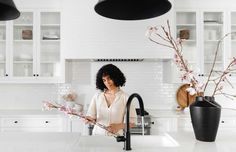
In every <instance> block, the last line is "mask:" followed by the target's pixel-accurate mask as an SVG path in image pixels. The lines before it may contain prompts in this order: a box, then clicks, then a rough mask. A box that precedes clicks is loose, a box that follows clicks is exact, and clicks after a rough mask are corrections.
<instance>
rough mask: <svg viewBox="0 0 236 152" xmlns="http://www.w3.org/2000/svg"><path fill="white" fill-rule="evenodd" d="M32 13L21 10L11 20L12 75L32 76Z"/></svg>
mask: <svg viewBox="0 0 236 152" xmlns="http://www.w3.org/2000/svg"><path fill="white" fill-rule="evenodd" d="M34 31H35V28H34V14H33V12H21V15H20V17H19V18H18V19H16V20H14V21H13V50H12V56H13V77H32V76H33V73H34V71H33V68H34V62H35V58H34V54H35V46H34V45H35V43H34V35H35V33H34Z"/></svg>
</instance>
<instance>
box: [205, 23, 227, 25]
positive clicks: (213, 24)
mask: <svg viewBox="0 0 236 152" xmlns="http://www.w3.org/2000/svg"><path fill="white" fill-rule="evenodd" d="M204 26H223V25H222V24H211V23H204Z"/></svg>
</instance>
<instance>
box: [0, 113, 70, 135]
mask: <svg viewBox="0 0 236 152" xmlns="http://www.w3.org/2000/svg"><path fill="white" fill-rule="evenodd" d="M0 120H1V123H0V130H1V131H2V132H18V131H23V132H64V131H67V130H68V125H67V120H66V118H63V117H56V116H55V117H47V116H43V117H33V116H29V117H22V116H13V117H2V118H0Z"/></svg>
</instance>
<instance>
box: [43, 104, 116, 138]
mask: <svg viewBox="0 0 236 152" xmlns="http://www.w3.org/2000/svg"><path fill="white" fill-rule="evenodd" d="M51 109H57V110H59V111H61V112H64V113H65V114H68V115H72V116H77V117H79V118H82V119H84V120H87V121H89V123H91V124H93V125H96V126H98V127H100V128H102V129H104V130H106V131H107V132H109V133H111V135H112V136H114V137H117V136H118V135H117V134H114V133H112V132H111V131H109V130H108V129H107V127H106V126H105V125H103V124H100V123H97V122H96V121H93V120H90V119H88V118H87V117H86V116H84V115H83V114H82V113H77V112H76V111H75V110H74V109H73V108H69V107H66V106H64V105H61V104H58V103H52V102H48V101H44V102H43V110H51Z"/></svg>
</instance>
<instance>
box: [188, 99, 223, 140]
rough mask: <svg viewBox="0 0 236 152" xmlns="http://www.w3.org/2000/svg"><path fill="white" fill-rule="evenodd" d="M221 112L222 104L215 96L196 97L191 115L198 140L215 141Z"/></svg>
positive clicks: (191, 106)
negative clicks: (217, 101)
mask: <svg viewBox="0 0 236 152" xmlns="http://www.w3.org/2000/svg"><path fill="white" fill-rule="evenodd" d="M207 101H208V102H207ZM209 102H210V103H209ZM220 114H221V106H220V105H219V104H218V103H216V102H215V98H214V97H210V96H205V97H202V96H197V97H196V99H195V102H194V103H193V104H191V105H190V115H191V119H192V126H193V130H194V134H195V137H196V139H197V140H200V141H206V142H213V141H215V138H216V135H217V130H218V126H219V121H220Z"/></svg>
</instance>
